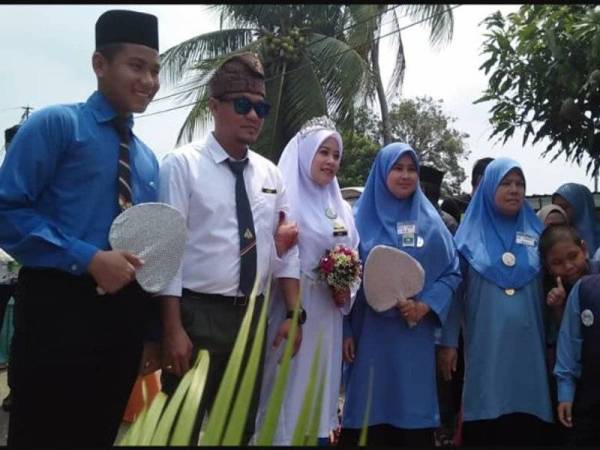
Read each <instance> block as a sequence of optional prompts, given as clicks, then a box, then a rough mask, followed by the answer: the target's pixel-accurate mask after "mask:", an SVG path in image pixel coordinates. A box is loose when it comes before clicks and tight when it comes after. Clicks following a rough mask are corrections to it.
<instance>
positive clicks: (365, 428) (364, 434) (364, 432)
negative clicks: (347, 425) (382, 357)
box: [358, 366, 373, 447]
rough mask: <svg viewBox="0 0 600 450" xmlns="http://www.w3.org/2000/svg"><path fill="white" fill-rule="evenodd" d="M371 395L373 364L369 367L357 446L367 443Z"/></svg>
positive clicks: (363, 445)
mask: <svg viewBox="0 0 600 450" xmlns="http://www.w3.org/2000/svg"><path fill="white" fill-rule="evenodd" d="M372 396H373V366H371V367H369V391H368V393H367V407H366V408H365V417H364V419H363V425H362V428H361V430H360V437H359V439H358V446H359V447H365V446H366V445H367V433H368V429H369V416H370V415H371V397H372Z"/></svg>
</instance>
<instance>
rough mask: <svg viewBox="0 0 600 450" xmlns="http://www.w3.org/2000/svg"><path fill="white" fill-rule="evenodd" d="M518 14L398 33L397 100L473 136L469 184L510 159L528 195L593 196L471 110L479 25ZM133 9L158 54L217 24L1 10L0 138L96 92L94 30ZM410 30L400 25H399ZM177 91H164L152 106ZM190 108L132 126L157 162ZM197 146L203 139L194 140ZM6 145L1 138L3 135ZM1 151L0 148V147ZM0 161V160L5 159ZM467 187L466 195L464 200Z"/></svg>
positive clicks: (479, 83)
mask: <svg viewBox="0 0 600 450" xmlns="http://www.w3.org/2000/svg"><path fill="white" fill-rule="evenodd" d="M518 6H519V5H461V6H460V7H458V8H456V9H455V10H454V35H453V39H452V41H451V42H450V43H449V44H447V45H445V46H442V47H436V48H432V47H431V45H430V44H429V40H428V31H427V29H426V28H425V27H423V26H420V25H417V26H413V27H410V28H407V29H406V30H404V31H402V41H403V44H404V51H405V55H406V60H407V69H406V75H405V79H404V84H403V87H402V91H401V93H400V96H401V97H402V98H414V97H417V96H424V95H428V96H431V97H433V98H434V99H441V100H442V101H443V103H442V107H443V110H444V112H445V113H446V114H448V115H450V116H452V117H454V118H456V121H455V122H454V124H453V126H454V128H456V129H457V130H459V131H461V132H465V133H468V134H469V138H468V139H467V140H466V143H467V149H468V150H469V151H470V155H469V157H468V158H467V159H464V160H462V161H461V166H462V167H463V168H464V169H465V172H466V173H467V174H468V175H470V172H471V168H472V167H473V164H474V162H475V161H476V160H477V159H478V158H481V157H484V156H491V157H499V156H507V157H511V158H514V159H516V160H517V161H519V162H520V163H521V166H522V167H523V171H524V173H525V177H526V180H527V194H528V195H531V194H551V193H552V192H554V191H555V190H556V189H557V188H558V187H559V186H560V185H561V184H563V183H566V182H576V183H581V184H585V185H586V186H588V187H589V188H590V190H593V187H594V183H593V180H592V179H591V178H590V177H589V176H587V175H586V174H585V164H586V163H587V159H584V163H583V164H582V166H581V167H579V166H577V165H576V164H575V163H571V162H566V161H565V160H564V158H563V157H561V158H559V159H557V160H556V161H555V162H553V163H551V162H550V158H545V159H543V158H542V157H541V156H540V154H541V152H542V151H543V150H544V149H545V146H546V145H545V144H544V143H543V142H542V143H540V144H538V145H536V146H532V145H531V144H530V143H528V144H527V145H525V146H523V145H522V134H521V133H520V132H516V133H515V136H514V137H513V138H512V139H509V140H508V141H507V142H506V143H505V144H504V145H502V143H501V142H497V141H495V140H494V141H490V140H489V135H490V134H491V126H490V125H489V121H488V118H489V113H488V110H489V108H490V107H491V106H492V104H491V103H483V104H477V105H474V104H473V101H474V100H476V99H477V98H479V97H480V96H481V95H482V92H483V91H484V89H485V88H486V86H487V77H486V76H485V74H484V73H483V71H480V70H479V69H478V68H479V66H480V65H481V64H482V63H483V61H484V60H485V57H484V56H483V55H481V48H482V44H483V41H484V36H483V34H484V33H485V28H484V27H483V25H480V22H481V21H482V20H483V19H484V18H485V17H487V16H488V15H490V14H491V13H493V12H495V11H497V10H500V11H501V12H502V13H503V14H507V13H509V12H512V11H516V10H517V9H518ZM116 8H119V9H132V10H137V11H143V12H148V13H152V14H155V15H156V16H157V17H158V21H159V38H160V49H161V52H162V51H165V50H166V49H168V48H170V47H172V46H174V45H176V44H178V43H180V42H182V41H184V40H186V39H189V38H192V37H194V36H197V35H199V34H203V33H207V32H210V31H215V30H217V29H218V27H219V18H218V16H217V15H216V14H215V13H214V12H212V11H211V10H210V5H156V4H154V5H143V4H135V5H114V4H111V5H0V61H2V69H1V70H0V130H2V132H3V130H4V129H6V128H8V127H10V126H12V125H14V124H16V123H18V121H19V120H20V118H21V114H22V113H23V109H22V107H24V106H31V107H33V108H35V109H40V108H42V107H44V106H48V105H52V104H57V103H74V102H80V101H85V100H86V99H87V98H88V97H89V95H90V94H91V93H92V92H93V91H94V90H95V89H96V79H95V76H94V73H93V71H92V67H91V55H92V53H93V50H94V25H95V22H96V20H97V18H98V17H99V16H100V14H102V13H103V12H104V11H106V10H109V9H116ZM411 22H412V19H410V18H401V21H400V23H401V25H402V26H404V25H408V24H410V23H411ZM390 40H391V37H387V38H384V39H383V40H382V41H381V53H382V57H381V66H382V73H383V77H384V82H385V81H386V80H387V79H388V78H389V76H390V74H391V70H392V67H391V63H390V60H391V58H386V57H385V55H386V51H389V48H390V43H391V41H390ZM176 90H177V86H170V85H166V84H165V83H163V85H162V87H161V90H160V91H159V93H158V94H157V96H156V98H159V97H162V96H165V95H168V94H170V93H172V92H174V91H176ZM178 104H179V103H178V101H177V100H173V99H168V100H163V101H155V102H154V103H152V104H151V105H150V106H149V107H148V109H147V111H146V113H153V112H158V111H162V110H165V109H168V108H172V107H174V106H177V105H178ZM188 111H189V108H181V109H178V110H175V111H171V112H165V113H161V114H157V115H152V116H146V117H142V116H140V117H137V118H136V122H135V128H134V131H135V133H136V134H137V135H138V136H139V137H140V138H141V139H142V140H144V141H145V142H146V143H147V144H148V145H149V146H150V147H151V148H153V149H154V151H155V153H156V155H157V157H158V158H159V160H160V159H161V158H162V157H163V156H164V155H165V154H166V153H168V152H169V151H170V150H172V149H173V148H174V146H175V144H176V138H177V134H178V132H179V129H180V127H181V125H182V124H183V121H184V119H185V117H186V115H187V112H188ZM198 137H200V136H198ZM2 142H3V135H2ZM0 147H1V148H3V146H0ZM3 153H4V152H3V151H1V152H0V159H2V158H3V157H4V155H3ZM469 183H470V179H469V178H467V180H465V182H464V183H463V185H462V187H463V189H464V190H465V191H467V192H468V191H470V184H469Z"/></svg>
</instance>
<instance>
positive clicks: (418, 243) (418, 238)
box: [417, 236, 425, 248]
mask: <svg viewBox="0 0 600 450" xmlns="http://www.w3.org/2000/svg"><path fill="white" fill-rule="evenodd" d="M424 244H425V241H424V240H423V238H422V237H421V236H418V237H417V248H421V247H423V245H424Z"/></svg>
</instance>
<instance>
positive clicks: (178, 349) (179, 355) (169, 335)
mask: <svg viewBox="0 0 600 450" xmlns="http://www.w3.org/2000/svg"><path fill="white" fill-rule="evenodd" d="M161 319H162V325H163V330H164V331H163V342H162V350H163V351H162V367H163V369H164V370H165V371H167V372H171V373H173V374H175V375H177V376H179V377H181V376H183V375H184V374H185V373H186V372H187V371H188V370H189V368H190V360H191V359H192V349H193V346H192V341H191V340H190V338H189V336H188V335H187V333H186V331H185V329H184V328H183V325H182V323H181V310H180V299H179V298H178V297H171V296H165V297H162V298H161Z"/></svg>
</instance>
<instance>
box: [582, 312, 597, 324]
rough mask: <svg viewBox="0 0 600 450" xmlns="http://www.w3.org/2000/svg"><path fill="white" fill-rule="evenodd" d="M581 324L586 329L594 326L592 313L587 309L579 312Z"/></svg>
mask: <svg viewBox="0 0 600 450" xmlns="http://www.w3.org/2000/svg"><path fill="white" fill-rule="evenodd" d="M581 323H582V324H584V325H585V326H586V327H591V326H592V325H594V313H593V312H592V311H590V310H589V309H584V310H583V311H581Z"/></svg>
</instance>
